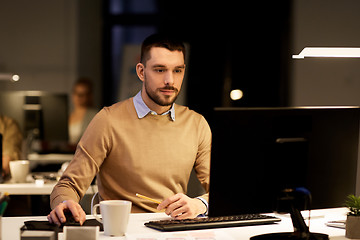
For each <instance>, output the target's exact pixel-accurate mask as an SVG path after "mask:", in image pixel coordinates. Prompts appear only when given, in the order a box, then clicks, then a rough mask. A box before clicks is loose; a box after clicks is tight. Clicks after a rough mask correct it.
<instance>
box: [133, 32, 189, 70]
mask: <svg viewBox="0 0 360 240" xmlns="http://www.w3.org/2000/svg"><path fill="white" fill-rule="evenodd" d="M152 47H162V48H166V49H168V50H170V51H180V52H182V53H183V55H184V60H185V45H184V43H183V42H182V41H181V40H180V39H178V38H176V37H174V36H171V35H166V34H160V33H156V34H153V35H150V36H149V37H147V38H146V39H145V40H144V41H143V43H142V45H141V56H140V62H141V63H142V64H144V65H145V62H146V61H147V60H149V58H150V49H151V48H152Z"/></svg>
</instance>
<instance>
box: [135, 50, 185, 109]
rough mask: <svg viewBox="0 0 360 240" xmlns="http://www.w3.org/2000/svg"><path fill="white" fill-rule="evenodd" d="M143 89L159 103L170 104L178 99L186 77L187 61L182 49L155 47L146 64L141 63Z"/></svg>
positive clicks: (140, 76)
mask: <svg viewBox="0 0 360 240" xmlns="http://www.w3.org/2000/svg"><path fill="white" fill-rule="evenodd" d="M139 67H140V68H142V69H140V74H139V73H138V75H139V78H140V79H141V80H142V81H143V82H144V85H143V90H145V91H146V94H147V95H148V97H149V98H150V99H151V100H152V101H153V102H154V103H156V104H157V105H160V106H169V105H171V104H173V103H174V101H175V100H176V98H177V96H178V94H179V92H180V89H181V84H182V81H183V79H184V73H185V63H184V55H183V53H182V52H181V51H170V50H168V49H166V48H161V47H153V48H151V49H150V58H149V59H148V60H147V61H146V65H145V66H144V65H143V64H141V63H139V64H138V66H137V68H139Z"/></svg>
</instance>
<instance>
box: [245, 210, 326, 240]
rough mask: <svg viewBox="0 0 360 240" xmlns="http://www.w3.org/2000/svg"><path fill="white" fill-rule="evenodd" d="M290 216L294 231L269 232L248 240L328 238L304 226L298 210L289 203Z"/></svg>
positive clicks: (315, 239)
mask: <svg viewBox="0 0 360 240" xmlns="http://www.w3.org/2000/svg"><path fill="white" fill-rule="evenodd" d="M290 216H291V220H292V223H293V226H294V232H283V233H269V234H263V235H258V236H254V237H251V238H250V240H329V236H328V235H327V234H323V233H312V232H310V231H309V228H308V226H306V224H305V221H304V218H303V217H302V215H301V213H300V210H299V209H297V208H295V207H294V204H291V207H290Z"/></svg>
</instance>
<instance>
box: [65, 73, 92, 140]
mask: <svg viewBox="0 0 360 240" xmlns="http://www.w3.org/2000/svg"><path fill="white" fill-rule="evenodd" d="M72 102H73V105H74V109H73V111H72V112H71V113H70V116H69V143H70V144H71V145H76V144H77V143H78V142H79V140H80V138H81V136H82V135H83V133H84V131H85V129H86V128H87V126H88V125H89V123H90V121H91V120H92V118H93V117H94V116H95V114H96V113H97V110H96V109H94V108H93V85H92V82H91V81H90V80H89V79H87V78H80V79H79V80H77V81H76V82H75V84H74V86H73V90H72Z"/></svg>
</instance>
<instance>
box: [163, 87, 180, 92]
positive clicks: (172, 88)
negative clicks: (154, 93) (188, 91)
mask: <svg viewBox="0 0 360 240" xmlns="http://www.w3.org/2000/svg"><path fill="white" fill-rule="evenodd" d="M159 90H172V91H175V92H178V91H179V89H177V88H176V87H174V86H165V87H163V88H159Z"/></svg>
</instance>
